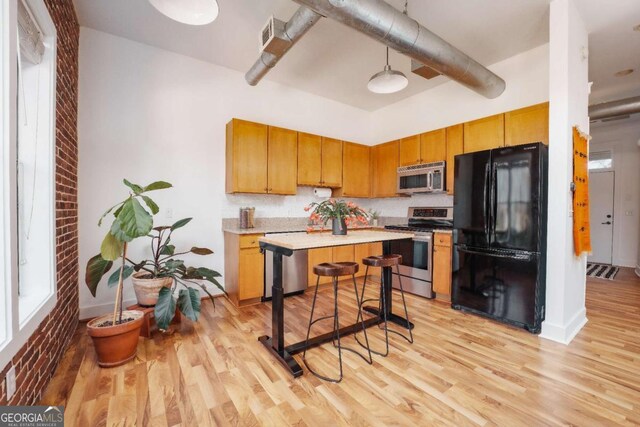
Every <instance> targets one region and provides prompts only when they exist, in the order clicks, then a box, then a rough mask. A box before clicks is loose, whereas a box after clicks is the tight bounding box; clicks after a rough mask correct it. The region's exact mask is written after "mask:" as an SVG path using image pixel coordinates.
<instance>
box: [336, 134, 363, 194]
mask: <svg viewBox="0 0 640 427" xmlns="http://www.w3.org/2000/svg"><path fill="white" fill-rule="evenodd" d="M370 154H371V149H370V147H368V146H366V145H360V144H354V143H352V142H344V143H343V146H342V161H343V163H342V166H343V172H342V188H340V189H338V190H337V191H336V196H345V197H369V196H370V194H371V180H370V177H371V173H370V172H371V171H370V169H369V168H370V163H369V162H370Z"/></svg>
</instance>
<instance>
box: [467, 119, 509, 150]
mask: <svg viewBox="0 0 640 427" xmlns="http://www.w3.org/2000/svg"><path fill="white" fill-rule="evenodd" d="M498 147H504V114H497V115H495V116H489V117H485V118H483V119H479V120H474V121H472V122H467V123H465V124H464V152H465V153H473V152H476V151H483V150H489V149H491V148H498Z"/></svg>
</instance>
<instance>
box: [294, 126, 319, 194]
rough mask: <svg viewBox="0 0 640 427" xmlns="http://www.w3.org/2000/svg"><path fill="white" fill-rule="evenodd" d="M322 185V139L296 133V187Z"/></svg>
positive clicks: (316, 136)
mask: <svg viewBox="0 0 640 427" xmlns="http://www.w3.org/2000/svg"><path fill="white" fill-rule="evenodd" d="M321 184H322V137H320V136H318V135H311V134H309V133H303V132H298V185H313V186H314V187H315V186H320V185H321Z"/></svg>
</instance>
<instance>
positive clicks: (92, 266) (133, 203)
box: [85, 179, 171, 325]
mask: <svg viewBox="0 0 640 427" xmlns="http://www.w3.org/2000/svg"><path fill="white" fill-rule="evenodd" d="M123 182H124V184H125V185H126V186H127V187H129V189H131V191H132V192H130V193H129V196H128V197H127V198H126V199H124V200H123V201H121V202H119V203H116V204H115V205H113V206H112V207H110V208H109V209H107V211H106V212H105V213H104V214H102V216H101V217H100V219H99V220H98V226H100V225H102V222H103V221H104V220H105V218H106V217H107V216H108V215H109V214H110V213H112V212H113V222H112V223H111V227H110V228H109V231H108V232H107V234H106V236H105V237H104V239H103V240H102V244H101V245H100V253H99V254H98V255H96V256H94V257H93V258H91V259H90V260H89V262H88V263H87V269H86V275H85V282H86V284H87V286H88V288H89V291H90V292H91V294H92V295H93V296H94V297H95V295H96V289H97V286H98V283H99V282H100V279H101V278H102V276H103V275H104V274H106V273H107V272H108V271H109V270H110V269H111V267H112V266H113V261H115V260H117V259H119V258H121V259H122V262H121V265H120V268H119V269H118V270H116V272H117V274H116V277H117V280H116V279H115V278H112V279H111V280H110V282H111V284H112V285H115V284H116V283H117V284H118V290H117V292H116V302H115V306H114V310H113V321H112V325H116V323H121V322H122V311H123V307H122V294H123V292H122V286H123V281H124V279H125V278H126V277H125V273H128V274H131V273H130V272H129V270H128V269H126V268H125V267H126V260H127V245H128V244H129V243H130V242H132V241H133V240H134V239H137V238H139V237H142V236H146V235H147V234H148V233H149V232H150V231H151V229H152V227H153V215H155V214H156V213H158V205H156V203H155V202H153V200H151V199H150V198H149V197H148V196H147V195H145V194H144V193H147V192H149V191H154V190H163V189H165V188H171V184H169V183H168V182H165V181H156V182H152V183H151V184H149V185H147V186H145V187H142V186H139V185H137V184H133V183H131V182H129V181H127V180H126V179H125V180H123ZM140 200H142V201H143V202H144V203H145V204H146V205H147V207H148V208H149V210H150V211H151V212H149V211H147V209H145V208H144V207H143V206H142V204H141V203H140Z"/></svg>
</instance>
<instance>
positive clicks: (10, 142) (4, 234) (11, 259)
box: [0, 0, 57, 370]
mask: <svg viewBox="0 0 640 427" xmlns="http://www.w3.org/2000/svg"><path fill="white" fill-rule="evenodd" d="M17 1H21V0H17ZM25 3H26V4H27V6H28V7H29V9H30V10H31V12H32V13H33V16H34V18H35V20H36V21H37V22H38V25H39V26H40V29H41V30H42V32H43V34H44V39H45V45H47V46H48V48H47V49H46V52H45V56H47V55H48V56H49V57H48V58H46V57H45V59H43V63H44V61H45V60H47V61H48V62H47V65H48V69H47V70H46V71H47V72H48V73H49V75H50V82H51V85H50V88H49V89H50V90H51V92H50V94H51V96H50V102H49V108H50V111H49V113H50V114H51V116H50V117H51V125H50V129H48V131H49V132H50V135H49V137H50V138H51V139H50V143H49V148H50V153H49V154H50V164H49V165H48V166H49V170H50V177H49V182H48V183H47V184H48V185H49V195H50V200H49V203H50V206H51V218H49V220H50V221H51V223H50V225H51V227H50V233H49V234H50V235H49V236H47V240H48V242H49V244H50V248H51V252H50V253H51V254H52V256H51V257H49V258H50V259H49V260H47V261H48V262H49V263H50V270H49V271H50V274H49V276H50V277H49V284H48V285H49V286H48V288H47V294H46V295H45V296H44V297H43V298H41V299H39V303H38V304H37V305H36V306H33V307H29V309H30V313H29V315H28V316H23V317H24V318H23V319H22V322H21V321H20V313H19V307H20V306H21V301H20V297H19V293H18V289H19V283H18V271H19V266H18V261H19V260H18V259H19V255H18V251H17V239H18V232H17V230H18V222H17V221H18V219H17V191H16V188H17V173H16V160H17V144H16V137H17V108H16V106H17V102H16V100H17V98H16V96H17V82H18V79H17V66H18V63H17V26H16V25H17V24H16V22H17V18H16V13H17V9H16V6H17V3H16V2H15V1H8V2H7V1H3V2H2V11H1V12H0V17H1V19H2V23H3V25H2V28H3V31H2V34H0V36H1V37H2V39H1V45H2V48H1V50H0V52H1V54H2V56H1V57H0V58H1V66H2V67H1V77H2V95H3V96H2V106H1V110H0V111H1V120H2V125H3V126H2V129H3V133H2V135H1V141H0V142H1V143H2V159H1V160H2V174H0V191H2V207H1V209H0V224H1V229H0V239H1V242H2V247H1V249H0V275H1V276H2V278H3V282H4V283H3V289H2V291H3V294H4V295H3V297H4V298H0V303H1V304H2V305H3V306H2V307H0V309H2V311H3V312H4V318H3V317H2V315H0V322H2V323H1V324H0V326H2V327H3V328H4V331H5V337H4V338H5V339H4V340H3V341H2V342H0V370H2V369H3V368H4V367H5V366H6V365H7V364H8V363H9V362H10V361H11V359H12V358H13V356H15V354H16V353H17V352H18V351H19V350H20V348H22V346H23V345H24V344H25V343H26V342H27V341H28V340H29V338H30V337H31V336H32V335H33V333H34V332H35V331H36V329H37V328H38V326H40V324H41V323H42V321H43V320H44V319H45V318H46V317H47V315H48V314H49V313H50V312H51V311H52V310H53V308H54V307H55V305H56V303H57V283H56V250H55V242H56V236H55V232H56V230H55V212H56V210H55V123H56V116H55V108H56V60H57V51H56V45H57V43H56V42H57V32H56V28H55V25H54V23H53V21H52V19H51V17H50V15H49V11H48V9H47V6H46V5H45V3H44V0H25ZM7 17H8V18H9V19H8V24H9V25H5V23H6V22H7V19H6V18H7ZM5 95H6V96H5ZM22 305H25V304H24V300H23V304H22ZM23 308H24V307H23Z"/></svg>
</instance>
